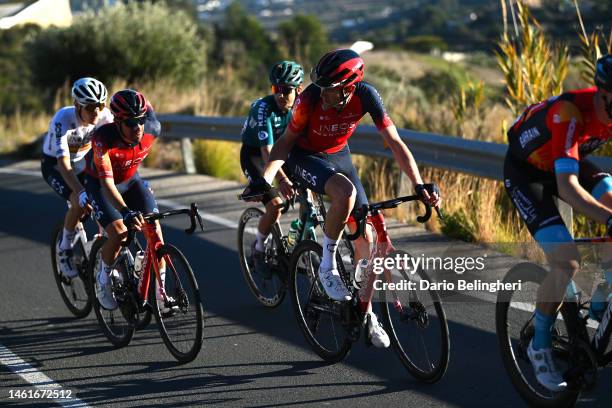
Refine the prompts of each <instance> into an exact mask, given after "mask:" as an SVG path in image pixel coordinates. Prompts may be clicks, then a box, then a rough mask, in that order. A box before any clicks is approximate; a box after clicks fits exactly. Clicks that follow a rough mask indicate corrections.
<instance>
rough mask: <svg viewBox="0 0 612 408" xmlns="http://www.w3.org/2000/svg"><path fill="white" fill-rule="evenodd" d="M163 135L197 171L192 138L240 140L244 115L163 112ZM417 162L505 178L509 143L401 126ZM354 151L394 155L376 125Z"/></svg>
mask: <svg viewBox="0 0 612 408" xmlns="http://www.w3.org/2000/svg"><path fill="white" fill-rule="evenodd" d="M158 118H159V120H160V122H161V124H162V137H165V138H170V139H181V148H182V152H183V163H184V164H185V170H186V171H187V172H188V173H191V172H195V166H194V164H193V157H192V153H191V141H190V139H214V140H226V141H231V142H240V141H241V139H240V131H241V130H242V125H243V123H244V118H236V117H206V116H183V115H159V117H158ZM398 132H399V134H400V137H401V138H402V139H403V140H404V141H405V142H406V144H407V145H408V147H409V148H410V151H411V152H412V154H413V155H414V157H415V159H416V161H417V163H419V164H425V165H428V166H432V167H436V168H440V169H446V170H453V171H457V172H460V173H468V174H473V175H476V176H480V177H486V178H490V179H494V180H502V178H503V176H502V175H503V163H504V156H505V154H506V148H507V146H506V145H504V144H500V143H488V142H481V141H475V140H465V139H461V138H458V137H451V136H440V135H436V134H432V133H423V132H415V131H412V130H407V129H398ZM349 146H350V149H351V151H352V152H353V153H358V154H364V155H370V156H378V157H392V154H391V151H390V150H389V149H386V148H385V146H384V145H383V141H382V138H381V137H380V135H379V134H378V131H377V130H376V127H374V126H371V125H360V126H359V127H358V128H357V130H356V131H355V134H354V135H353V136H352V137H351V138H350V139H349ZM592 159H593V160H594V161H595V162H596V163H597V164H598V165H599V166H600V167H601V168H603V169H606V170H607V171H612V158H610V157H593V158H592Z"/></svg>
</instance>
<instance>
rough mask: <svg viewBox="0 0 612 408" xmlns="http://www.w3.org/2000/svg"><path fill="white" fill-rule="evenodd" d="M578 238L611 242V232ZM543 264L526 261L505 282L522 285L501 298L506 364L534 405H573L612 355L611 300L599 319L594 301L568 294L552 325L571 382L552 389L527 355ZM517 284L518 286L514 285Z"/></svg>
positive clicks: (499, 323)
mask: <svg viewBox="0 0 612 408" xmlns="http://www.w3.org/2000/svg"><path fill="white" fill-rule="evenodd" d="M575 242H576V243H600V244H609V243H612V238H580V239H576V240H575ZM547 273H548V272H547V271H546V269H544V268H543V267H541V266H539V265H536V264H533V263H530V262H523V263H520V264H517V265H515V266H514V267H512V269H510V271H508V273H507V274H506V276H505V278H504V283H515V284H516V283H518V282H519V281H520V284H521V289H520V290H507V291H499V292H498V295H497V303H496V313H495V321H496V331H497V337H498V341H499V348H500V353H501V356H502V360H503V362H504V367H505V369H506V372H507V373H508V375H509V377H510V380H511V381H512V384H513V385H514V387H515V388H516V390H517V391H518V393H519V394H520V395H521V397H522V398H523V399H524V400H525V401H526V402H527V403H528V404H529V405H531V406H538V407H564V406H573V405H574V404H575V402H576V400H577V398H578V396H579V395H580V392H581V391H582V390H588V389H592V388H593V387H594V386H595V384H596V381H597V369H598V368H599V367H605V366H606V365H608V364H609V363H610V362H611V361H612V351H608V352H606V349H607V347H608V342H609V340H610V334H611V333H612V324H610V318H611V317H612V302H609V303H608V304H607V307H606V309H605V312H604V314H603V317H602V319H601V322H600V323H597V322H596V321H593V320H590V319H589V314H588V310H589V304H590V302H588V301H584V300H582V299H580V296H579V295H572V296H571V297H570V296H568V295H566V296H565V298H564V299H563V302H562V304H561V307H560V309H559V311H558V314H557V316H556V320H555V323H554V324H553V327H552V329H551V332H552V349H553V356H554V358H555V363H556V364H557V366H558V368H559V369H560V370H561V371H562V372H563V377H564V379H565V380H566V381H567V383H568V387H567V389H566V390H564V391H563V392H558V393H555V392H551V391H548V390H547V389H546V388H544V387H542V386H541V385H540V384H539V383H538V381H537V380H536V378H535V374H534V372H533V367H532V365H531V362H530V361H529V358H528V357H527V348H528V346H529V343H530V341H531V339H532V338H533V336H534V333H535V328H534V323H535V322H534V316H535V299H536V293H537V290H538V287H539V286H540V284H541V283H542V282H543V281H544V279H545V278H546V276H547ZM512 287H515V286H512Z"/></svg>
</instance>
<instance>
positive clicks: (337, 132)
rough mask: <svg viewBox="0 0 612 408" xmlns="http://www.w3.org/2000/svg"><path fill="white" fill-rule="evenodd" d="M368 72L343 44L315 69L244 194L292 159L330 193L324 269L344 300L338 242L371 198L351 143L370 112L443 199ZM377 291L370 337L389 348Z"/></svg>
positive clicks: (297, 171) (294, 167)
mask: <svg viewBox="0 0 612 408" xmlns="http://www.w3.org/2000/svg"><path fill="white" fill-rule="evenodd" d="M363 75H364V62H363V60H362V59H361V57H360V56H359V54H357V53H356V52H355V51H352V50H350V49H338V50H334V51H331V52H329V53H327V54H325V55H324V56H323V57H322V58H321V60H320V61H319V62H318V64H317V66H316V67H315V68H314V69H313V70H312V71H311V74H310V78H311V80H312V82H313V83H312V84H311V85H309V86H308V87H307V88H306V89H305V90H304V92H302V93H301V94H300V96H299V97H298V99H297V100H296V103H295V105H294V107H293V115H292V118H291V121H290V123H289V125H288V126H287V129H286V130H285V133H284V134H283V136H282V137H281V138H280V139H279V140H278V141H277V142H276V143H275V144H274V147H273V148H272V152H271V153H270V162H269V163H268V164H267V165H266V167H265V170H264V174H263V178H262V179H258V180H255V181H253V182H252V183H251V184H249V186H248V187H247V189H246V190H245V194H252V193H256V192H261V191H269V189H270V184H269V183H270V182H271V181H272V179H273V177H274V176H275V175H276V173H277V171H278V170H279V169H280V168H281V166H282V165H283V163H285V161H286V165H287V166H288V168H289V169H290V170H291V171H292V173H293V175H294V177H296V178H299V179H301V180H303V182H304V183H305V184H306V185H307V186H308V187H309V188H310V189H311V190H313V191H315V192H317V193H321V194H327V195H328V196H329V197H330V198H331V205H330V208H329V210H328V212H327V219H326V221H325V231H324V232H325V234H324V238H323V257H322V260H321V264H320V266H319V271H318V275H319V279H320V281H321V282H322V283H323V287H324V288H325V291H326V293H327V295H328V296H329V297H330V298H331V299H334V300H338V301H345V300H350V298H351V295H350V293H349V291H348V289H347V288H346V286H345V285H344V283H343V281H342V279H341V277H340V275H339V273H338V269H337V265H336V256H335V255H336V251H337V247H338V240H339V239H340V235H341V234H342V230H343V229H344V225H345V223H346V222H347V221H348V225H349V229H350V230H352V231H354V230H355V229H356V223H355V222H354V219H353V220H352V219H351V218H349V216H350V215H351V211H352V210H353V209H354V208H360V207H361V206H362V205H364V204H367V197H366V195H365V191H364V188H363V185H362V184H361V181H360V180H359V177H358V176H357V171H356V170H355V167H354V166H353V163H352V161H351V154H350V150H349V147H348V145H347V141H348V139H349V137H350V136H351V135H352V134H353V132H354V131H355V129H356V127H357V124H358V122H359V120H360V119H361V118H362V117H363V116H364V115H365V114H366V113H369V114H370V116H371V117H372V119H373V120H374V123H375V124H376V127H377V128H378V130H379V132H380V134H381V135H382V137H383V139H384V141H385V142H386V143H387V145H389V146H390V147H391V151H392V152H393V155H394V157H395V159H396V160H397V161H398V163H399V165H400V167H401V168H402V170H403V171H404V172H405V173H406V174H407V175H408V176H409V177H410V180H411V181H412V182H413V183H414V184H415V185H416V186H417V191H418V192H419V194H421V195H422V197H423V199H424V200H425V201H426V202H428V203H430V204H432V205H434V206H437V205H439V202H440V198H439V196H438V194H437V193H433V192H431V193H430V192H428V191H426V190H425V189H424V188H423V181H422V179H421V176H420V174H419V170H418V168H417V166H416V162H415V161H414V158H413V157H412V154H411V153H410V151H409V150H408V147H406V145H405V144H404V142H403V141H402V140H401V139H400V137H399V135H398V133H397V129H396V128H395V126H394V125H393V122H392V121H391V119H390V118H389V116H388V115H387V113H386V111H385V108H384V106H383V102H382V100H381V98H380V95H379V94H378V92H377V91H376V89H375V88H374V87H373V86H372V85H370V84H369V83H367V82H365V81H363ZM371 242H372V236H371V233H369V232H368V234H367V239H364V238H363V237H362V238H360V239H358V240H357V241H355V259H361V258H368V257H369V254H370V243H371ZM372 294H373V292H372V290H371V288H370V289H369V291H368V293H367V294H366V296H365V297H364V298H363V299H361V307H362V310H363V311H364V313H365V314H366V319H367V323H368V335H369V336H370V339H371V340H372V343H373V344H374V345H375V346H377V347H388V346H389V337H388V336H387V334H386V333H385V331H384V329H383V328H382V326H381V325H380V324H379V323H378V320H377V317H376V315H375V314H374V313H373V312H372V305H371V299H372Z"/></svg>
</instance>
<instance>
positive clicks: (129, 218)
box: [121, 207, 141, 228]
mask: <svg viewBox="0 0 612 408" xmlns="http://www.w3.org/2000/svg"><path fill="white" fill-rule="evenodd" d="M140 214H141V212H140V211H132V210H130V209H129V208H127V207H124V208H123V209H122V210H121V215H122V216H123V224H125V226H126V227H128V228H129V227H131V226H132V224H133V223H134V219H136V218H138V216H139V215H140Z"/></svg>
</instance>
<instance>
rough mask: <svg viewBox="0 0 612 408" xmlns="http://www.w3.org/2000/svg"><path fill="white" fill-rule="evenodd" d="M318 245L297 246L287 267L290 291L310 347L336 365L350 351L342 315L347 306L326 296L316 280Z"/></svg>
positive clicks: (348, 306)
mask: <svg viewBox="0 0 612 408" xmlns="http://www.w3.org/2000/svg"><path fill="white" fill-rule="evenodd" d="M322 252H323V251H322V248H321V245H319V244H317V243H316V242H314V241H309V240H305V241H302V242H300V243H299V244H297V245H296V247H295V249H294V250H293V253H292V256H291V263H290V267H289V271H290V275H289V288H290V289H289V291H290V294H291V301H292V303H293V311H294V314H295V317H296V319H297V322H298V324H299V326H300V329H301V330H302V333H303V334H304V337H305V338H306V341H307V342H308V344H310V347H312V349H313V350H314V351H315V353H317V354H318V355H319V356H320V357H321V358H322V359H323V360H325V361H326V362H328V363H336V362H338V361H341V360H342V359H344V357H345V356H346V355H347V354H348V352H349V351H350V349H351V345H352V342H351V340H350V337H349V336H348V333H347V329H346V328H345V327H344V326H345V321H344V318H343V315H345V314H346V313H345V312H346V311H347V308H350V305H349V304H347V303H346V302H336V301H333V300H331V299H330V298H329V297H327V295H326V294H325V291H324V289H323V287H322V286H321V284H320V283H319V280H318V270H319V264H320V263H321V254H322Z"/></svg>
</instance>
